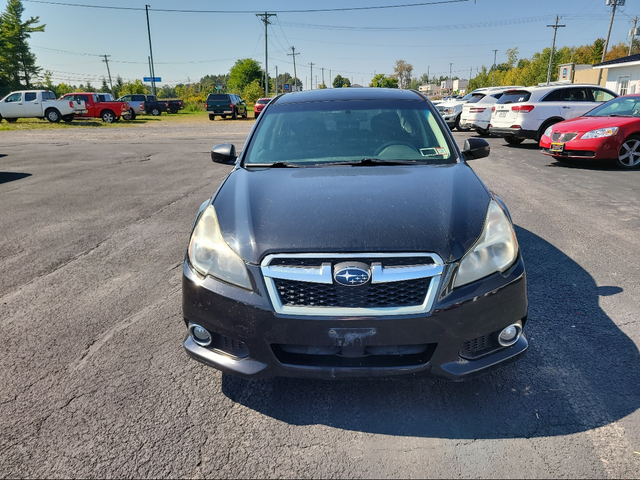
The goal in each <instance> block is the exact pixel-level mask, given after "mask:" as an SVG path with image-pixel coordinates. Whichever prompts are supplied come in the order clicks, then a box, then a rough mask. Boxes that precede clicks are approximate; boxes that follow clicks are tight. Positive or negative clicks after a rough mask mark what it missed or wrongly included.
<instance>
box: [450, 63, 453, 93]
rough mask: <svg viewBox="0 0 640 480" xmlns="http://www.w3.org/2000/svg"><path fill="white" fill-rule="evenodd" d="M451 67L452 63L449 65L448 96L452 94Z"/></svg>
mask: <svg viewBox="0 0 640 480" xmlns="http://www.w3.org/2000/svg"><path fill="white" fill-rule="evenodd" d="M452 65H453V63H450V64H449V82H451V83H450V85H451V87H449V96H451V94H452V93H453V78H452V76H451V66H452Z"/></svg>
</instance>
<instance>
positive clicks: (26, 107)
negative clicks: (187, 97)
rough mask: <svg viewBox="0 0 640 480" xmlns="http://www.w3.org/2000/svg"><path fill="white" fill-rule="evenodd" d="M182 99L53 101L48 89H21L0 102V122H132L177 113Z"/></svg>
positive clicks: (86, 96) (74, 97) (83, 96)
mask: <svg viewBox="0 0 640 480" xmlns="http://www.w3.org/2000/svg"><path fill="white" fill-rule="evenodd" d="M183 108H184V104H183V102H182V100H158V99H157V98H156V97H155V96H153V95H124V96H123V97H121V98H119V99H118V100H114V99H113V97H112V96H111V95H110V94H108V93H94V92H74V93H68V94H66V95H63V96H62V97H60V98H59V99H58V100H56V96H55V94H54V93H53V92H52V91H50V90H21V91H17V92H12V93H10V94H9V95H7V96H6V97H4V98H3V99H2V100H0V121H2V120H3V119H4V120H6V121H7V122H15V121H17V120H18V119H19V118H41V119H47V120H49V121H50V122H54V123H57V122H59V121H60V120H63V121H65V122H71V121H73V119H74V118H76V117H78V118H101V119H102V120H103V121H104V122H106V123H112V122H117V121H118V120H120V119H121V118H123V119H125V120H134V119H135V118H136V115H139V114H140V113H147V114H150V115H161V114H162V112H167V113H178V111H179V110H181V109H183Z"/></svg>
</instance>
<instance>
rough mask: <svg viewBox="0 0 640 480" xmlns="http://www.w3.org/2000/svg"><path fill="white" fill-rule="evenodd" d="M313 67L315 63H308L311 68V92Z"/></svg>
mask: <svg viewBox="0 0 640 480" xmlns="http://www.w3.org/2000/svg"><path fill="white" fill-rule="evenodd" d="M314 65H315V63H313V62H311V63H309V66H311V90H313V66H314Z"/></svg>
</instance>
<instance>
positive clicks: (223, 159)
mask: <svg viewBox="0 0 640 480" xmlns="http://www.w3.org/2000/svg"><path fill="white" fill-rule="evenodd" d="M236 158H237V156H236V147H235V145H233V144H232V143H221V144H220V145H216V146H215V147H213V148H212V149H211V160H213V161H214V162H216V163H223V164H225V165H233V164H234V163H236Z"/></svg>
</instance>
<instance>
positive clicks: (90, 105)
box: [60, 92, 129, 123]
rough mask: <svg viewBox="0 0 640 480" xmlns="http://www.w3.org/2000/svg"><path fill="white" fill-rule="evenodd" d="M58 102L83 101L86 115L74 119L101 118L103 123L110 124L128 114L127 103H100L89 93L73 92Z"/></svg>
mask: <svg viewBox="0 0 640 480" xmlns="http://www.w3.org/2000/svg"><path fill="white" fill-rule="evenodd" d="M60 100H83V101H84V103H85V106H86V108H87V113H85V114H84V115H77V114H76V118H101V119H102V121H103V122H106V123H112V122H117V121H118V120H120V117H122V116H123V115H126V114H128V113H129V104H128V103H127V102H101V101H100V97H99V96H98V95H97V94H95V93H91V92H74V93H67V94H66V95H63V96H62V97H61V98H60Z"/></svg>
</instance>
